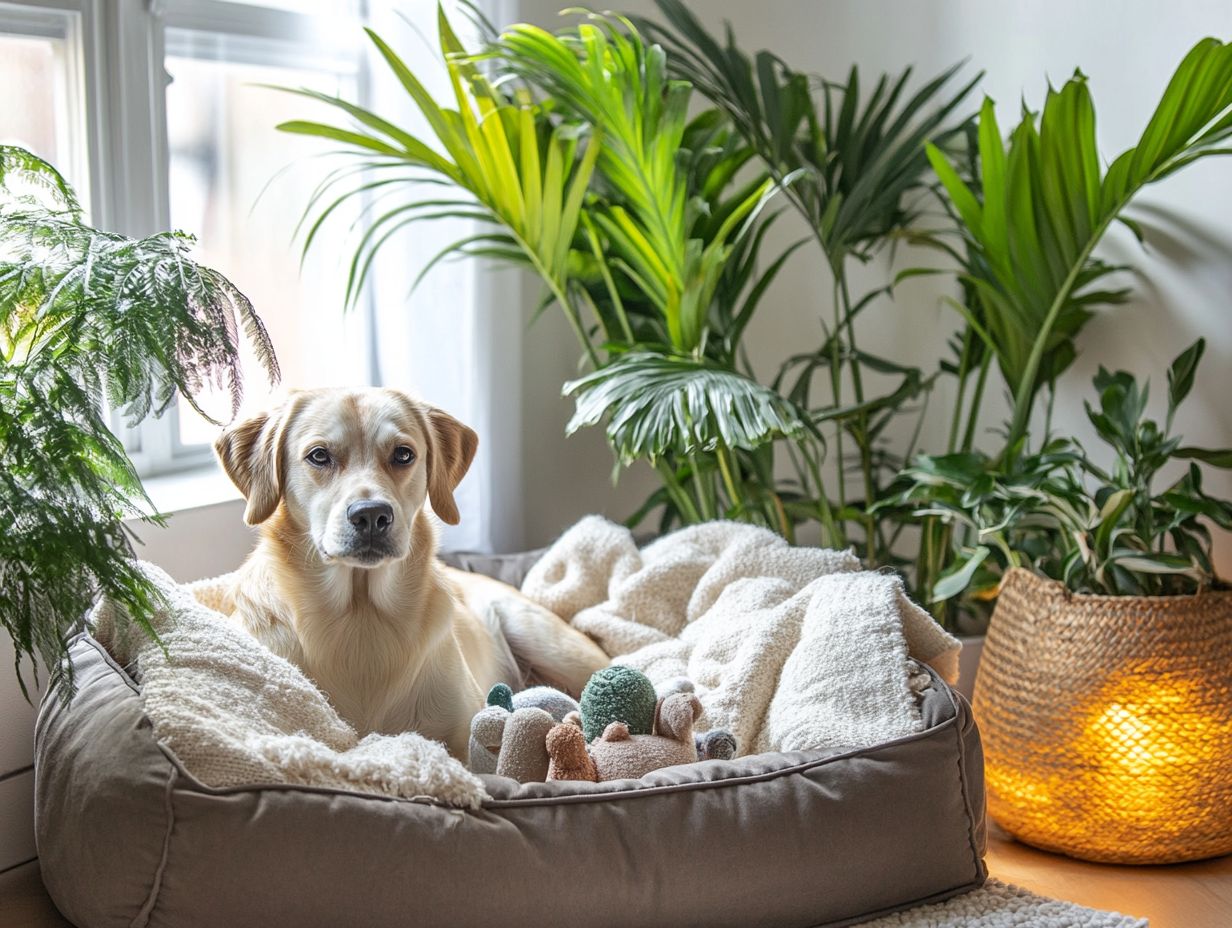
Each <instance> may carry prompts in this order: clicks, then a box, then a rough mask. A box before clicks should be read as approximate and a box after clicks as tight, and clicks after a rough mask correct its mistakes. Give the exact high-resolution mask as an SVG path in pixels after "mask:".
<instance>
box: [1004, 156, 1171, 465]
mask: <svg viewBox="0 0 1232 928" xmlns="http://www.w3.org/2000/svg"><path fill="white" fill-rule="evenodd" d="M1148 182H1149V180H1148ZM1128 202H1129V195H1126V196H1125V198H1124V199H1123V200H1122V201H1121V202H1120V203H1118V204H1117V205H1116V206H1115V207H1114V208H1113V209H1111V210H1109V211H1108V214H1107V215H1106V216H1105V217H1104V218H1103V220H1101V221H1100V222H1099V224H1098V225H1096V226H1095V227H1094V228H1093V229H1092V230H1091V237H1090V239H1088V240H1087V243H1086V245H1084V246H1083V248H1082V251H1080V252H1079V253H1078V256H1077V258H1075V260H1074V264H1073V266H1072V267H1071V268H1070V269H1069V273H1068V274H1066V275H1065V280H1064V281H1062V282H1061V287H1060V289H1059V290H1057V295H1056V297H1054V298H1053V301H1052V305H1050V306H1049V307H1048V315H1046V316H1045V317H1044V324H1043V325H1041V326H1040V330H1039V333H1038V334H1037V335H1036V336H1035V341H1034V343H1032V345H1031V354H1030V355H1028V357H1027V364H1026V367H1025V368H1024V369H1023V372H1022V377H1020V378H1019V380H1018V388H1017V389H1016V390H1015V391H1014V418H1013V419H1012V420H1011V421H1010V428H1009V434H1008V435H1006V440H1005V447H1006V449H1007V450H1008V449H1009V448H1012V447H1013V446H1014V445H1015V444H1016V443H1017V442H1018V440H1019V439H1020V438H1022V437H1023V435H1025V434H1026V432H1027V426H1028V424H1029V423H1030V419H1031V407H1032V405H1034V399H1035V389H1036V388H1035V378H1036V376H1037V375H1038V374H1039V366H1040V363H1041V362H1042V361H1043V360H1044V348H1045V346H1046V345H1047V344H1048V339H1049V337H1050V336H1051V335H1052V327H1053V326H1054V325H1056V322H1057V317H1058V316H1059V315H1061V310H1062V309H1063V308H1064V306H1065V303H1066V302H1067V301H1068V300H1069V297H1070V294H1071V293H1072V292H1073V289H1074V285H1075V284H1077V282H1078V275H1079V274H1081V273H1082V269H1083V268H1084V267H1085V266H1086V263H1087V259H1088V258H1090V257H1091V252H1093V251H1094V250H1095V246H1096V245H1097V244H1099V240H1100V239H1101V238H1103V237H1104V232H1106V231H1107V230H1108V226H1109V225H1110V224H1111V223H1112V220H1113V219H1115V218H1116V215H1117V214H1118V213H1119V212H1120V211H1121V210H1122V209H1124V208H1125V204H1126V203H1128ZM988 347H989V348H990V349H991V348H993V346H992V345H989V346H988Z"/></svg>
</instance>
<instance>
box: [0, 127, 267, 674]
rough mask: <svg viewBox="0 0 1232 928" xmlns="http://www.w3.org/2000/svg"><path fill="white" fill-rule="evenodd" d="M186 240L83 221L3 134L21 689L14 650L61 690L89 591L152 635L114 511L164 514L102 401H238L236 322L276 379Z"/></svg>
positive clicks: (9, 471)
mask: <svg viewBox="0 0 1232 928" xmlns="http://www.w3.org/2000/svg"><path fill="white" fill-rule="evenodd" d="M191 248H192V238H191V237H190V236H187V235H184V234H182V233H178V232H168V233H162V234H159V235H154V236H151V237H149V238H145V239H140V240H134V239H130V238H125V237H124V236H122V235H116V234H113V233H110V232H103V231H100V230H98V229H94V228H91V227H90V226H89V225H88V224H86V222H85V217H84V211H83V210H82V207H81V204H80V203H79V202H78V200H77V197H76V195H75V194H74V192H73V190H72V189H71V188H70V186H69V185H68V184H67V183H66V182H65V180H64V179H63V178H62V177H61V176H60V175H59V174H58V173H57V172H56V170H55V169H54V168H53V167H52V166H51V165H49V164H47V163H46V162H45V161H42V160H41V159H39V158H37V157H35V156H34V155H32V154H31V153H29V152H27V151H25V150H23V149H20V148H15V147H8V146H0V521H2V522H3V523H4V525H5V526H6V528H5V531H4V532H3V533H0V625H2V626H3V628H4V630H5V632H6V633H7V634H8V635H9V636H10V637H11V638H12V640H13V644H14V646H15V649H16V652H17V656H18V668H19V669H18V681H19V683H20V684H21V686H22V691H23V693H26V695H27V697H28V696H29V693H28V691H27V689H26V681H25V679H24V678H23V677H22V674H21V672H20V666H21V661H22V659H23V658H30V659H36V658H37V661H38V663H41V664H42V666H43V667H45V668H46V669H47V671H48V676H49V678H50V681H51V683H52V684H62V685H60V686H59V687H58V689H59V692H60V693H61V695H63V696H64V697H65V698H67V697H69V696H70V695H71V693H72V680H71V678H69V677H68V674H71V665H69V664H68V663H67V662H65V661H62V660H61V658H62V656H63V655H64V653H65V639H66V635H67V634H68V632H69V631H70V630H71V629H72V628H73V627H74V626H75V625H77V624H78V623H79V622H80V620H81V617H82V615H83V614H84V613H85V612H86V610H87V609H88V608H89V607H90V605H91V603H92V602H93V600H94V598H95V597H96V596H97V595H100V594H102V595H106V596H108V597H110V598H111V599H112V600H114V601H115V602H117V603H122V604H123V605H124V609H123V610H120V611H122V612H127V613H128V614H130V615H132V616H135V617H136V621H137V622H139V623H142V624H143V625H144V627H145V630H146V631H147V632H150V633H151V634H152V630H151V629H150V628H149V626H148V623H145V620H144V617H145V616H147V615H149V614H150V612H151V610H152V609H153V608H154V607H155V605H156V603H157V593H156V591H155V590H154V589H153V587H152V586H151V585H150V583H149V582H148V581H147V579H146V577H145V575H144V574H143V573H142V571H141V569H140V567H139V566H138V564H137V562H136V559H135V557H134V556H133V551H132V547H131V544H130V540H129V533H128V529H127V528H126V527H125V525H124V522H125V520H128V519H139V520H146V521H151V522H155V523H157V522H159V521H160V520H159V517H158V516H157V515H155V514H153V513H154V506H153V504H151V502H150V500H149V499H148V497H147V496H146V495H145V492H144V490H143V489H142V486H141V481H140V479H139V478H138V476H137V474H136V472H135V471H134V469H133V465H132V462H131V461H130V460H129V459H128V456H127V455H126V454H125V452H124V447H123V445H122V443H121V442H120V440H119V439H118V438H117V437H116V435H115V434H114V433H113V432H112V430H111V428H110V427H109V423H108V419H109V411H111V410H114V411H117V412H119V413H120V414H122V415H123V416H125V417H126V418H127V419H128V421H129V422H131V423H136V422H138V421H140V420H141V419H143V418H145V417H146V416H147V415H149V414H151V413H153V414H158V413H161V412H162V411H163V410H165V409H167V408H168V406H169V405H170V404H171V403H172V402H173V401H174V399H175V397H176V396H177V394H178V395H182V396H184V397H186V398H187V399H188V400H189V401H190V402H193V397H194V396H196V395H198V394H199V393H200V392H201V390H202V389H203V388H205V387H207V386H217V387H223V388H225V389H226V390H227V391H228V392H229V394H230V398H231V402H232V409H233V410H234V409H236V408H238V405H239V402H240V398H241V394H242V379H241V371H240V363H239V344H238V342H239V339H240V337H241V330H242V331H243V332H244V333H246V334H247V336H248V338H249V340H250V341H251V343H252V344H253V346H254V347H255V349H256V356H257V357H258V358H259V359H260V361H261V362H262V364H263V365H264V367H265V369H266V371H267V372H268V373H269V375H270V377H271V379H275V378H276V377H277V372H278V367H277V362H276V361H275V358H274V352H273V348H272V346H271V345H270V341H269V337H268V335H267V334H266V332H265V328H264V326H263V325H262V324H261V320H260V319H259V318H258V317H257V315H256V313H254V312H253V309H252V306H251V305H250V304H249V302H248V299H247V298H246V297H245V296H244V295H243V294H242V293H240V292H239V290H237V289H236V288H235V286H234V285H233V284H231V282H230V281H228V280H227V279H226V278H225V277H223V276H222V275H221V274H219V273H218V272H217V271H214V270H211V269H210V268H207V267H202V266H201V265H199V264H196V263H195V262H194V261H192V259H191V258H190V257H189V254H190V251H191ZM199 411H200V410H199ZM202 415H205V413H204V412H202ZM207 418H208V417H207ZM35 666H36V667H37V663H36V664H35ZM36 672H37V671H36Z"/></svg>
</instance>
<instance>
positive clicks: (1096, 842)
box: [912, 341, 1232, 863]
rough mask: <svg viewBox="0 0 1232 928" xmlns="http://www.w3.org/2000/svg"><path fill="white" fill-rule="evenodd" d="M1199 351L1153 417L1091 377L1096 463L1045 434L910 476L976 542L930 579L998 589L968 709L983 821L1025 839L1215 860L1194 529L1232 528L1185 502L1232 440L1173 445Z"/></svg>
mask: <svg viewBox="0 0 1232 928" xmlns="http://www.w3.org/2000/svg"><path fill="white" fill-rule="evenodd" d="M1202 349H1203V342H1202V341H1198V342H1197V343H1196V344H1194V345H1193V346H1192V347H1191V348H1190V349H1188V350H1187V351H1185V352H1184V353H1183V354H1182V355H1181V356H1180V357H1179V358H1177V360H1176V361H1175V362H1174V363H1173V365H1172V367H1171V369H1170V371H1169V376H1168V408H1167V418H1166V420H1165V422H1164V424H1163V425H1160V424H1159V423H1157V422H1155V421H1153V420H1151V419H1149V418H1147V417H1146V416H1145V407H1146V404H1147V392H1148V391H1147V389H1146V386H1145V385H1142V386H1140V385H1139V384H1138V383H1136V382H1135V380H1134V378H1133V377H1132V376H1131V375H1130V374H1128V373H1125V372H1124V371H1118V372H1116V373H1109V372H1108V371H1105V370H1102V369H1101V370H1100V372H1099V374H1098V375H1097V376H1096V378H1095V387H1096V389H1097V391H1098V395H1099V399H1098V406H1094V405H1092V404H1090V403H1088V404H1087V414H1088V416H1089V418H1090V420H1091V422H1092V424H1093V425H1094V427H1095V429H1096V431H1097V433H1098V434H1099V437H1100V439H1101V440H1102V441H1103V442H1104V443H1106V444H1107V445H1109V446H1110V448H1111V450H1112V451H1113V463H1112V465H1111V466H1110V467H1107V468H1104V467H1101V466H1099V465H1097V464H1096V463H1094V462H1093V461H1092V460H1091V459H1090V458H1089V457H1088V456H1087V454H1086V453H1085V451H1084V450H1083V449H1082V448H1080V447H1079V446H1078V445H1077V444H1076V443H1074V442H1072V441H1067V440H1055V441H1052V442H1048V443H1046V444H1045V447H1044V448H1043V450H1042V451H1041V452H1039V453H1038V454H1032V455H1011V456H1009V459H1010V460H1011V461H1012V462H1013V463H1012V464H1011V465H1009V466H1005V465H1002V464H1000V463H998V462H995V461H991V460H989V459H987V458H985V459H982V460H981V459H979V458H978V457H977V456H975V455H953V456H950V457H949V458H946V459H933V460H932V461H930V462H928V465H927V466H928V472H927V473H925V472H923V471H921V472H918V473H916V474H914V475H912V476H913V478H914V479H915V480H916V481H917V489H919V488H921V487H923V486H930V487H931V488H932V490H931V491H928V492H926V495H927V496H928V502H927V503H925V505H928V506H930V507H931V508H932V510H933V511H935V512H937V513H938V514H939V516H940V517H941V518H956V519H958V520H961V521H962V522H963V523H965V524H966V525H967V526H968V527H969V529H970V530H971V532H972V536H973V538H974V539H975V540H974V542H973V544H972V545H971V546H970V547H969V548H966V549H964V550H963V551H962V552H961V555H960V561H959V565H958V567H957V568H956V572H955V573H953V574H952V575H951V577H950V578H943V580H942V583H945V582H947V579H948V580H950V581H951V582H952V583H953V589H954V590H957V589H959V588H961V587H962V586H963V585H964V584H966V583H967V582H968V580H967V578H968V577H973V578H977V579H976V580H975V581H974V582H975V583H976V584H980V583H989V584H991V583H993V582H996V583H997V586H998V587H999V590H1000V593H999V596H998V597H997V605H996V610H995V612H994V613H993V616H992V622H991V624H990V626H989V630H988V638H987V641H986V643H985V645H984V651H983V655H982V658H981V661H980V671H979V675H978V676H977V678H976V685H975V707H976V711H977V713H978V715H979V719H980V728H981V730H982V732H983V741H984V751H985V759H986V773H987V783H988V803H989V810H990V812H992V814H993V815H995V816H996V818H997V821H998V822H1000V823H1001V824H1002V826H1003V827H1005V828H1006V829H1007V830H1008V831H1010V832H1011V833H1012V834H1014V835H1015V836H1016V837H1018V838H1020V839H1022V840H1023V841H1026V842H1027V843H1030V844H1035V845H1037V846H1040V847H1044V848H1047V849H1050V850H1058V851H1062V852H1064V853H1067V854H1071V855H1073V856H1076V857H1082V858H1086V859H1091V860H1104V861H1113V862H1120V863H1170V862H1175V861H1180V860H1192V859H1197V858H1202V857H1212V856H1217V855H1220V854H1226V853H1228V852H1229V851H1232V832H1229V830H1228V827H1227V826H1228V821H1229V817H1232V711H1230V710H1229V697H1232V591H1229V590H1228V589H1227V586H1226V584H1223V583H1221V582H1220V580H1219V579H1218V578H1217V577H1216V576H1215V575H1214V572H1213V570H1212V566H1211V552H1210V534H1209V530H1208V528H1207V526H1206V525H1205V524H1204V521H1203V520H1209V521H1210V522H1212V523H1214V524H1215V525H1217V526H1219V527H1221V528H1224V529H1227V528H1232V502H1229V501H1227V500H1221V499H1215V498H1212V497H1211V496H1209V495H1207V494H1206V493H1205V492H1203V489H1202V475H1201V466H1200V464H1199V463H1198V462H1205V463H1207V464H1211V465H1216V466H1223V467H1232V449H1223V450H1208V449H1203V448H1193V447H1186V446H1184V445H1182V441H1181V438H1180V437H1179V436H1176V435H1174V434H1172V419H1173V415H1174V413H1175V411H1176V409H1177V407H1178V405H1179V404H1180V403H1181V401H1182V400H1183V399H1184V398H1185V396H1186V394H1188V392H1189V390H1190V387H1191V386H1192V384H1193V379H1194V372H1195V370H1196V368H1197V365H1198V362H1199V360H1200V358H1201V356H1202ZM1176 463H1181V464H1187V466H1186V467H1184V469H1183V472H1182V473H1181V475H1180V476H1179V477H1178V478H1176V479H1175V480H1172V481H1171V482H1170V483H1168V485H1167V486H1166V487H1165V488H1162V489H1160V488H1157V487H1155V485H1154V484H1155V478H1156V477H1157V476H1158V475H1159V472H1160V471H1161V470H1162V469H1163V468H1165V467H1167V466H1168V465H1169V464H1176ZM964 471H965V472H966V473H965V476H962V477H959V474H960V473H962V472H964ZM989 565H995V567H994V569H992V570H989ZM1007 568H1008V569H1007ZM1002 571H1005V573H1004V576H1002ZM980 577H983V578H984V579H978V578H980ZM938 592H939V593H941V592H944V591H938Z"/></svg>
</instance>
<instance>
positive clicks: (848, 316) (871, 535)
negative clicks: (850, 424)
mask: <svg viewBox="0 0 1232 928" xmlns="http://www.w3.org/2000/svg"><path fill="white" fill-rule="evenodd" d="M841 268H842V270H841V273H840V276H839V292H840V293H841V294H842V298H843V322H844V323H845V325H846V326H847V347H848V350H849V351H850V352H851V357H850V361H849V364H850V365H851V387H852V390H854V391H855V395H856V403H857V404H858V405H863V404H864V381H863V377H862V376H861V374H860V359H859V357H858V355H857V352H856V330H855V323H854V320H853V319H852V312H851V294H850V292H849V291H848V289H847V268H846V263H845V262H844V264H843V265H842V266H841ZM856 423H857V427H858V430H859V431H858V437H857V438H856V446H857V447H858V448H859V450H860V471H861V473H862V474H863V477H864V536H865V548H864V557H865V559H866V560H867V561H868V563H869V564H877V563H879V562H880V559H881V551H880V550H879V548H878V545H877V521H876V520H875V519H874V518H873V515H872V513H871V512H870V511H869V510H870V509H872V507H873V503H875V502H876V501H877V500H876V496H877V488H876V486H875V485H874V483H873V449H872V447H871V443H870V442H869V438H868V413H867V412H861V413H860V414H859V416H858V417H857V418H856ZM841 463H842V462H841V461H840V466H841Z"/></svg>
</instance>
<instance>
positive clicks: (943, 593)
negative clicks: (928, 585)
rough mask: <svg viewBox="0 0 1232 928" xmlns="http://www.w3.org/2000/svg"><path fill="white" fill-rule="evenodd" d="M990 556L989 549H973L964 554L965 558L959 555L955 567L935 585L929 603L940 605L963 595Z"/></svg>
mask: <svg viewBox="0 0 1232 928" xmlns="http://www.w3.org/2000/svg"><path fill="white" fill-rule="evenodd" d="M988 554H989V550H988V548H972V549H969V550H968V551H967V552H964V555H965V556H964V555H959V556H958V557H957V558H955V560H954V564H953V566H952V567H950V568H949V569H948V570H946V571H945V572H944V573H943V574H941V576H940V577H938V578H937V582H936V583H935V584H933V589H932V595H931V596H930V597H929V600H928V601H929V602H930V603H940V602H945V601H946V600H947V599H953V598H954V597H955V596H959V595H961V594H962V593H963V592H964V591H965V590H966V589H967V587H968V586H970V585H971V580H972V578H973V577H974V576H975V573H976V571H977V570H979V568H980V565H981V564H983V563H984V561H985V560H986V559H987V558H988Z"/></svg>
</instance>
